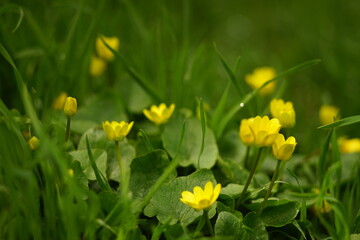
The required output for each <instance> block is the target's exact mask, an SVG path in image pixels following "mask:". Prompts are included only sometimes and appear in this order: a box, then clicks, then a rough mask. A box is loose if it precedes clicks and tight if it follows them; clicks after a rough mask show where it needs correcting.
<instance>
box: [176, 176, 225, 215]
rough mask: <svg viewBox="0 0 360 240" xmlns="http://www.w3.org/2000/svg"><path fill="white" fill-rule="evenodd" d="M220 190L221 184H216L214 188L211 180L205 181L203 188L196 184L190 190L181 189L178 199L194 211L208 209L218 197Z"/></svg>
mask: <svg viewBox="0 0 360 240" xmlns="http://www.w3.org/2000/svg"><path fill="white" fill-rule="evenodd" d="M220 191H221V184H220V183H219V184H217V185H216V187H215V189H214V186H213V184H212V182H210V181H209V182H207V183H206V184H205V188H204V190H203V189H202V188H201V187H199V186H196V187H194V190H193V192H194V193H192V192H189V191H183V192H182V193H181V198H180V201H182V202H183V203H185V204H186V205H189V206H190V207H192V208H194V209H195V210H196V211H200V210H202V209H209V208H210V207H211V206H212V205H213V203H214V202H215V201H216V199H217V198H218V197H219V194H220Z"/></svg>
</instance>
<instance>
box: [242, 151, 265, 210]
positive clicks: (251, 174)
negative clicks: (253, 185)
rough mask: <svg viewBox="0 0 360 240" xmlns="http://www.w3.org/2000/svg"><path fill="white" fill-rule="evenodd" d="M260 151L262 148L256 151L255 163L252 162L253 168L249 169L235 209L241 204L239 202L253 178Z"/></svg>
mask: <svg viewBox="0 0 360 240" xmlns="http://www.w3.org/2000/svg"><path fill="white" fill-rule="evenodd" d="M262 149H263V148H262V147H261V148H259V151H258V153H257V156H256V160H255V162H254V164H253V166H252V168H251V171H250V174H249V177H248V178H247V180H246V183H245V186H244V189H243V191H242V193H241V195H240V197H239V199H238V200H237V207H238V206H239V205H240V204H241V201H242V200H243V198H244V196H245V194H246V191H247V189H248V187H249V185H250V182H251V179H252V178H253V176H254V173H255V171H256V168H257V165H258V163H259V160H260V156H261V152H262Z"/></svg>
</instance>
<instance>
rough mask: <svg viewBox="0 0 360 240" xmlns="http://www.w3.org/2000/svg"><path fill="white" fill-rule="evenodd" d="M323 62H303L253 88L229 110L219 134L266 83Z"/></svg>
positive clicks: (219, 134) (316, 60)
mask: <svg viewBox="0 0 360 240" xmlns="http://www.w3.org/2000/svg"><path fill="white" fill-rule="evenodd" d="M320 62H321V60H319V59H315V60H310V61H307V62H304V63H301V64H299V65H296V66H295V67H292V68H290V69H288V70H286V71H284V72H282V73H280V74H279V75H277V76H276V77H275V78H273V79H271V80H269V81H267V82H265V83H264V84H263V85H262V86H261V87H260V88H258V89H255V90H253V91H252V92H250V93H248V94H247V95H246V96H245V97H244V98H243V99H242V100H241V101H240V102H238V103H237V104H235V105H234V106H233V107H232V108H231V109H230V110H229V111H228V113H227V114H226V115H225V116H224V117H223V119H222V121H221V122H220V124H219V127H218V129H216V130H217V131H218V133H217V136H221V134H222V132H223V131H224V129H225V127H226V126H227V124H228V123H229V122H230V120H231V119H232V118H233V117H234V116H235V114H236V113H237V112H238V111H239V110H240V109H242V108H243V107H244V106H247V103H248V102H249V101H250V100H252V99H253V98H254V97H255V96H256V95H257V93H258V92H259V91H260V90H261V89H263V88H264V87H265V86H266V85H268V84H269V83H271V82H274V81H276V80H279V79H280V78H283V77H285V76H288V75H290V74H293V73H295V72H298V71H301V70H303V69H305V68H308V67H311V66H313V65H316V64H319V63H320Z"/></svg>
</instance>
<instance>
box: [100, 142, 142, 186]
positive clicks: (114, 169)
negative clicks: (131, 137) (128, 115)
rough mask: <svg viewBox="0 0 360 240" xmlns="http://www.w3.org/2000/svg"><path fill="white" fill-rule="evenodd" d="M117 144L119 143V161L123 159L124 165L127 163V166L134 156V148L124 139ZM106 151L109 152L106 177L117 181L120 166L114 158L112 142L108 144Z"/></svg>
mask: <svg viewBox="0 0 360 240" xmlns="http://www.w3.org/2000/svg"><path fill="white" fill-rule="evenodd" d="M119 145H120V153H121V161H123V163H124V165H127V166H128V167H129V166H130V164H131V162H132V160H133V159H134V158H135V156H136V151H135V148H134V147H133V146H132V145H130V144H129V143H128V142H126V141H122V142H120V143H119ZM107 152H108V154H109V160H108V168H107V173H108V177H109V179H111V180H114V181H117V182H119V180H120V167H119V163H118V161H117V160H116V154H115V145H114V143H112V144H111V146H109V148H108V149H107Z"/></svg>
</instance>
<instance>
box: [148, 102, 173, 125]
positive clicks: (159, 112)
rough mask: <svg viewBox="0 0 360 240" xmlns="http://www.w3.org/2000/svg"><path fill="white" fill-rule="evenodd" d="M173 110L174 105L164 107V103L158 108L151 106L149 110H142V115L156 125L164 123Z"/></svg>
mask: <svg viewBox="0 0 360 240" xmlns="http://www.w3.org/2000/svg"><path fill="white" fill-rule="evenodd" d="M174 109H175V104H171V105H170V106H169V107H166V105H165V103H161V104H160V105H159V106H155V105H152V106H151V107H150V110H148V109H144V110H143V113H144V115H145V116H146V117H147V118H148V119H149V120H150V121H152V122H154V123H155V124H157V125H160V124H163V123H166V122H167V121H168V120H169V118H170V117H171V115H172V114H173V112H174Z"/></svg>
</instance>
